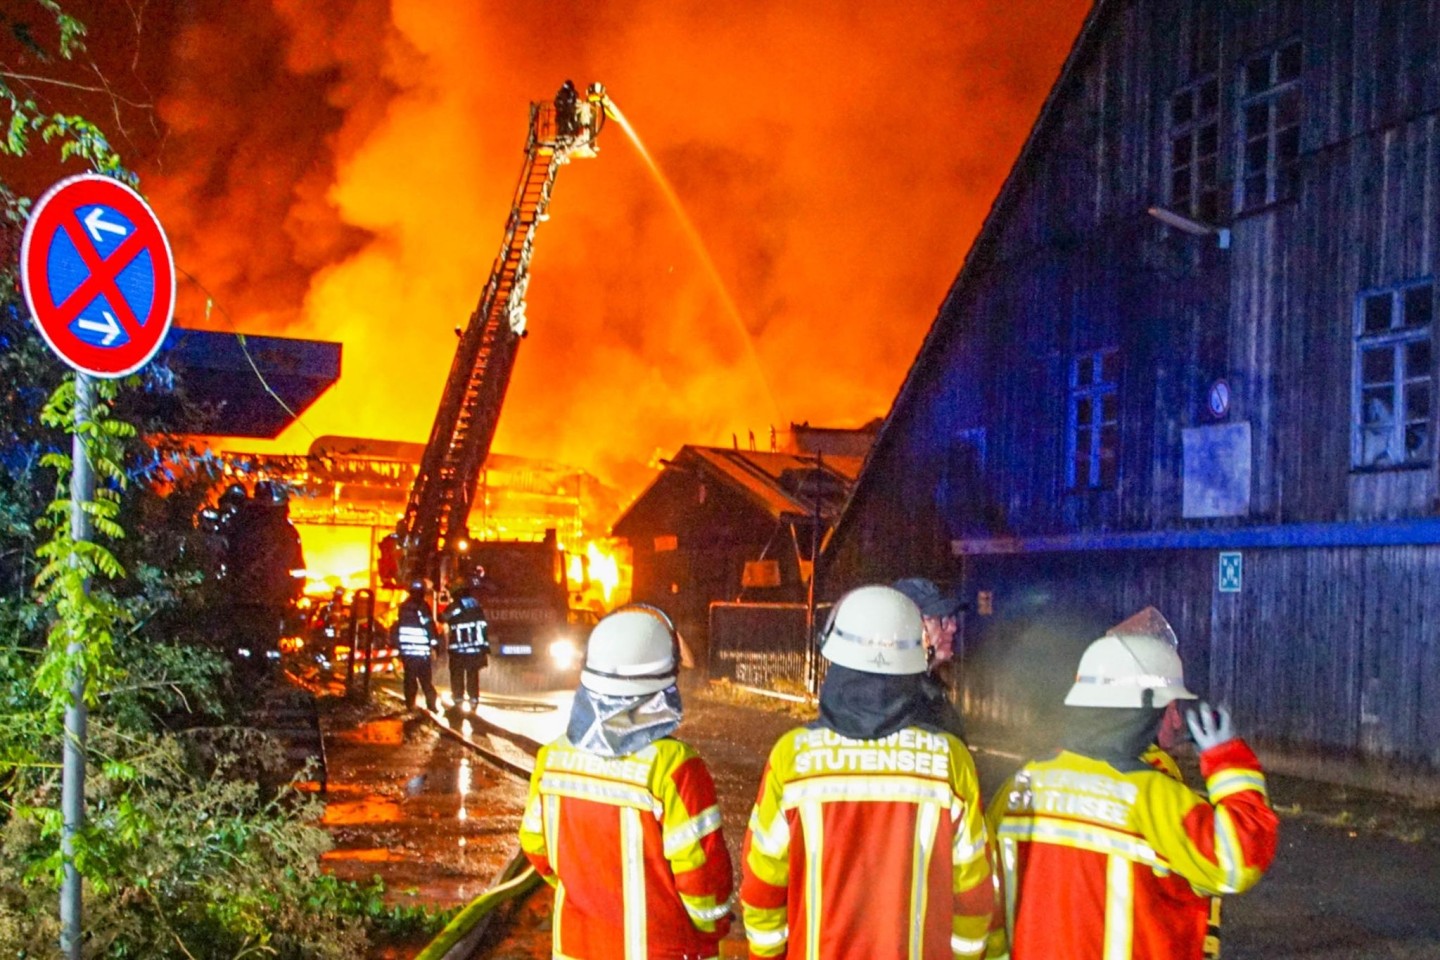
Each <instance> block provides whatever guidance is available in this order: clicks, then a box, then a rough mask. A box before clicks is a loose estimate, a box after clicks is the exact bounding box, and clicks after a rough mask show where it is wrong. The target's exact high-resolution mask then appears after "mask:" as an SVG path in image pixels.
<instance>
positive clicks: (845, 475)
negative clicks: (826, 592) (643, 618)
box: [612, 424, 878, 662]
mask: <svg viewBox="0 0 1440 960" xmlns="http://www.w3.org/2000/svg"><path fill="white" fill-rule="evenodd" d="M877 428H878V424H876V425H873V426H871V427H869V428H862V429H860V430H836V429H824V428H812V427H810V426H809V425H808V424H797V425H792V427H791V431H790V435H789V437H790V439H789V440H788V442H786V443H785V444H783V445H777V446H778V447H782V448H780V449H776V450H768V451H760V450H741V449H739V448H738V445H737V447H736V448H727V447H704V446H693V445H687V446H684V447H681V448H680V450H679V452H678V453H676V454H675V456H673V457H671V458H670V459H669V460H667V461H665V462H664V469H663V470H661V472H660V474H659V475H658V476H657V477H656V478H655V480H654V481H653V482H652V483H651V484H650V486H649V487H648V488H646V490H645V491H644V492H642V493H641V494H640V495H639V496H638V497H637V498H636V499H635V502H634V503H632V504H631V505H630V506H629V507H628V508H627V509H626V510H625V512H624V513H623V514H622V515H621V516H620V518H619V519H618V520H617V521H616V522H615V525H614V527H613V528H612V532H613V535H614V536H616V537H621V538H624V539H625V540H626V542H627V543H628V544H629V546H630V550H631V554H632V562H633V569H634V574H633V576H634V581H633V587H632V591H631V593H632V597H633V599H634V600H636V601H640V602H645V603H653V604H655V605H656V606H658V607H660V608H662V609H664V610H665V611H666V612H667V613H669V614H670V615H671V617H673V618H674V619H675V622H676V625H677V626H678V627H679V629H680V632H681V634H682V635H683V636H684V637H685V638H686V640H687V642H689V643H690V644H691V646H692V647H693V648H694V652H695V655H696V657H697V659H701V660H702V662H703V660H704V659H705V658H706V657H707V656H708V652H709V651H708V643H707V629H708V623H709V612H710V604H711V603H712V602H715V601H736V600H744V601H756V602H769V603H776V602H790V603H795V602H802V601H804V600H805V599H806V594H807V589H808V580H809V576H810V568H811V557H812V556H813V555H814V551H815V550H816V549H817V548H818V546H819V544H820V542H822V540H823V538H824V536H825V534H826V533H827V532H828V530H829V528H830V525H831V524H832V523H833V521H834V519H835V517H836V516H837V515H838V514H839V512H840V507H841V505H842V504H843V503H844V502H845V499H846V497H847V496H848V494H849V492H850V486H851V484H852V483H853V482H854V480H855V477H856V475H857V474H858V473H859V472H860V465H861V463H862V462H863V460H864V455H865V452H866V450H867V449H868V448H869V445H870V443H871V441H872V440H873V439H874V431H875V429H877Z"/></svg>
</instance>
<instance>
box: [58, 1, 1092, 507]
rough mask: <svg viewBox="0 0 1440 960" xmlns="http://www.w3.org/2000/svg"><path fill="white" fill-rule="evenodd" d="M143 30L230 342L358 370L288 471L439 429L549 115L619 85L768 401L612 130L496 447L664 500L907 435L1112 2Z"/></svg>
mask: <svg viewBox="0 0 1440 960" xmlns="http://www.w3.org/2000/svg"><path fill="white" fill-rule="evenodd" d="M97 2H98V0H97ZM76 6H79V7H81V9H79V10H78V11H77V12H79V13H80V14H81V16H82V18H83V17H84V16H85V14H86V11H85V10H84V9H83V7H84V4H77V5H76ZM126 6H127V8H128V16H120V15H115V19H114V21H113V22H112V21H110V20H109V19H108V18H110V17H111V16H112V15H111V14H110V13H104V14H97V16H101V17H102V20H105V21H106V22H105V23H104V24H103V26H106V27H107V28H109V29H111V30H113V31H117V32H118V33H119V35H120V36H121V38H122V39H123V40H124V43H120V44H118V45H117V47H116V49H132V48H133V49H135V50H137V51H143V52H144V54H145V55H144V57H141V56H139V55H138V54H137V56H136V57H135V59H134V62H135V63H136V64H140V65H141V66H140V67H139V68H138V72H139V73H142V74H144V75H145V77H146V78H147V79H146V83H147V84H148V87H147V88H146V92H147V93H151V94H153V102H154V103H155V105H156V109H155V111H154V113H155V117H154V118H152V119H151V120H149V121H146V122H147V123H149V125H150V128H151V129H152V131H154V130H158V131H159V132H160V134H161V135H160V136H159V137H158V138H156V139H155V142H154V144H153V149H151V148H150V147H146V148H145V149H140V150H139V152H140V154H141V158H140V161H139V162H138V163H137V166H138V167H139V168H140V169H141V172H142V174H143V175H144V179H143V182H142V185H141V186H142V189H143V190H144V191H145V192H146V193H147V195H148V196H149V197H150V198H151V200H152V202H153V203H154V205H155V207H156V209H157V211H158V212H159V214H160V216H161V218H162V220H164V221H165V222H166V224H167V227H168V229H169V231H170V233H171V243H172V246H173V248H174V250H175V254H176V259H177V261H178V262H179V264H180V266H181V267H182V268H183V269H184V270H186V271H188V272H189V273H190V274H192V275H194V276H195V277H196V278H198V279H199V280H200V281H202V282H203V283H204V284H205V286H206V287H207V288H208V289H209V290H210V291H211V292H212V293H213V294H214V296H215V301H216V304H217V305H218V307H221V308H223V309H224V312H225V314H226V315H228V319H227V318H226V317H222V316H221V314H220V313H219V312H217V313H215V314H213V315H212V318H211V325H212V326H215V327H219V328H226V327H227V326H228V325H229V323H230V322H231V321H233V323H234V324H236V325H238V326H239V327H240V328H241V329H243V330H246V331H250V332H256V333H274V334H280V335H289V336H307V337H320V338H325V339H333V340H339V341H342V342H343V343H344V373H343V376H342V379H341V381H340V383H339V384H338V385H337V386H336V387H334V388H332V389H331V390H330V392H329V393H328V394H327V395H326V396H325V397H323V398H322V399H321V400H320V401H319V403H318V404H317V405H316V406H315V407H313V408H312V409H311V410H310V411H308V412H307V413H306V414H305V415H304V425H303V426H300V427H296V428H292V429H291V430H290V431H289V432H288V433H287V434H286V435H284V436H283V437H282V438H281V441H280V444H279V445H280V447H282V448H285V449H297V448H303V447H305V446H307V445H308V444H309V441H310V439H311V437H310V433H311V432H313V433H314V434H317V435H318V434H324V433H345V434H359V435H369V436H378V437H385V438H395V439H409V440H423V439H424V438H425V437H426V436H427V434H428V430H429V424H430V420H431V417H432V415H433V413H434V407H435V404H436V402H437V399H438V396H439V393H440V390H441V386H442V384H443V382H444V378H445V374H446V372H447V370H448V368H449V363H450V356H451V350H452V348H453V345H454V334H453V332H452V331H453V328H454V327H455V326H456V325H457V324H462V323H464V322H465V321H466V318H467V317H468V316H469V313H470V311H471V310H472V309H473V308H474V305H475V301H476V298H477V297H478V295H479V293H480V290H481V288H482V286H483V284H484V282H485V279H486V277H487V276H488V273H489V269H490V265H491V262H492V260H493V258H494V255H495V253H496V251H497V250H498V249H499V244H500V239H501V230H502V227H503V224H504V220H505V216H506V213H507V212H508V205H509V202H510V198H511V194H512V192H513V190H514V186H515V179H516V177H517V176H518V174H519V171H520V162H521V148H522V145H523V140H524V136H525V130H526V119H527V112H526V104H527V103H528V102H529V101H531V100H535V99H545V98H549V97H550V96H553V94H554V91H555V90H556V89H557V88H558V86H559V84H560V82H561V81H562V80H564V79H566V78H567V77H568V78H573V79H574V81H575V82H576V84H577V85H578V86H580V87H582V88H583V87H584V86H585V85H586V84H588V83H590V82H591V81H593V80H599V81H602V82H603V83H605V84H606V86H607V87H608V89H609V91H610V93H611V95H612V96H613V97H614V99H615V101H616V102H617V103H618V105H619V106H620V107H621V109H622V110H623V111H624V112H625V114H626V115H627V116H628V118H629V119H630V120H631V121H632V122H633V124H634V125H635V128H636V129H637V131H638V132H639V135H640V136H641V137H642V138H643V139H644V140H645V142H646V145H647V146H648V147H649V148H650V150H651V152H652V153H653V154H654V156H655V158H656V160H657V161H658V163H659V164H660V166H661V167H662V168H663V169H664V170H665V172H666V173H667V175H668V176H669V178H670V179H671V180H672V181H673V183H674V186H675V190H676V192H677V193H678V195H679V197H680V198H681V200H682V201H683V203H684V204H685V206H686V208H687V210H688V211H689V214H690V216H691V217H692V218H693V221H694V223H695V226H696V229H697V230H698V232H699V233H700V234H701V235H702V236H703V237H704V239H705V242H706V243H707V244H708V246H709V248H710V251H711V253H712V254H713V257H714V262H715V267H716V270H717V271H718V273H719V275H720V277H721V278H722V279H723V282H724V285H725V287H726V288H727V289H728V292H729V294H730V296H731V297H733V300H734V302H735V304H736V305H737V307H738V310H739V313H740V315H741V317H742V319H743V323H744V326H745V328H747V330H748V335H749V336H750V337H751V338H752V341H753V347H754V353H755V355H756V356H757V357H758V361H759V366H760V369H761V370H762V371H763V376H764V380H765V384H764V385H762V384H761V383H760V381H759V375H758V374H757V372H756V367H755V364H754V363H753V362H752V361H751V360H750V359H749V354H748V351H747V348H746V346H745V343H744V341H743V340H742V339H741V337H742V333H741V330H740V329H739V328H738V327H737V325H736V324H735V322H734V321H733V320H732V319H731V318H730V317H729V316H728V315H727V312H726V309H725V307H724V305H723V300H722V298H721V296H720V295H719V294H718V293H717V290H716V288H715V285H714V283H713V282H712V279H711V277H710V275H709V274H708V273H707V271H706V269H705V267H704V265H703V264H702V261H701V259H700V257H699V256H698V255H697V253H696V251H695V250H694V249H693V247H692V246H691V245H690V244H689V242H688V241H687V239H686V235H685V232H684V230H683V229H682V227H681V224H680V223H679V221H678V220H677V218H676V217H675V216H674V215H673V213H672V211H671V210H670V209H669V207H668V206H667V205H666V202H665V199H664V197H663V195H662V194H661V192H660V190H659V189H658V187H657V186H656V184H655V182H654V181H653V180H652V179H651V177H650V174H649V173H648V172H647V169H646V167H645V165H644V163H643V162H642V160H641V159H640V157H639V155H638V154H637V152H636V151H635V150H634V149H632V147H631V146H630V144H629V143H628V142H627V141H626V139H625V136H624V134H623V132H622V131H621V130H620V128H619V126H618V125H617V124H613V123H612V124H611V125H610V126H609V128H607V130H606V131H605V133H604V134H603V135H602V137H601V139H600V145H601V155H600V156H599V157H598V158H596V159H593V160H584V161H577V162H576V163H574V164H573V165H571V166H570V167H569V168H566V169H564V170H562V171H561V173H560V177H559V181H558V183H557V187H556V192H555V200H554V204H553V206H552V208H551V212H552V215H553V218H552V219H551V220H550V221H549V222H548V223H545V224H543V225H542V226H541V227H540V232H539V235H538V238H537V244H536V254H535V259H534V263H533V280H532V283H531V286H530V297H529V303H530V309H529V318H530V329H531V334H530V337H529V338H528V340H527V341H526V343H525V345H524V347H523V348H522V350H521V353H520V359H519V362H518V365H517V368H516V371H515V377H514V380H513V381H512V385H511V388H510V393H509V397H508V402H507V406H506V408H505V412H504V415H503V417H502V419H501V422H500V428H499V433H498V435H497V437H496V440H495V449H497V450H502V451H505V452H509V453H516V454H522V455H529V456H537V457H544V458H551V459H556V460H561V461H565V462H569V463H574V464H577V465H580V466H582V467H584V468H586V469H588V470H590V471H591V472H593V473H595V474H597V475H599V476H601V477H602V478H604V479H606V480H609V481H611V482H613V483H616V484H618V485H620V486H621V487H622V489H626V490H628V491H629V492H632V493H633V492H635V490H637V489H638V487H639V485H640V484H641V483H642V482H643V481H644V479H645V478H646V477H647V476H648V474H649V471H648V469H647V467H646V464H647V462H650V461H651V460H652V459H653V457H654V455H655V454H656V453H657V452H659V453H661V454H663V455H668V454H670V453H671V452H673V451H674V450H675V449H676V448H677V447H679V446H680V445H681V444H683V443H718V444H727V443H729V442H730V437H731V435H732V434H738V435H739V437H740V440H741V442H742V443H745V442H746V437H747V432H748V431H751V430H753V431H754V433H755V436H756V438H757V442H759V443H761V444H765V443H767V442H768V430H769V427H770V426H771V425H772V424H773V425H775V426H776V427H778V428H781V429H783V428H784V427H785V426H786V425H787V424H788V423H789V422H790V421H806V420H808V421H810V422H812V423H816V424H822V425H826V426H858V425H859V424H861V423H863V422H865V421H867V420H869V419H871V418H873V417H875V416H877V415H881V414H883V413H884V412H886V411H887V410H888V409H889V405H890V402H891V400H892V399H893V396H894V393H895V391H896V389H897V387H898V385H899V383H900V381H901V379H902V378H903V376H904V374H905V372H906V370H907V369H908V367H909V365H910V363H911V361H912V360H913V359H914V355H915V351H916V349H917V347H918V346H919V343H920V340H921V338H922V336H923V335H924V332H925V331H926V329H927V328H928V326H929V324H930V322H931V319H932V318H933V316H934V314H935V311H936V308H937V307H938V305H939V303H940V300H941V298H942V297H943V296H944V294H945V291H946V289H947V287H948V286H949V283H950V282H951V280H952V279H953V277H954V275H955V273H956V271H957V270H958V268H959V266H960V263H961V261H962V259H963V257H964V254H965V252H966V250H967V249H968V247H969V244H970V242H971V240H972V239H973V237H974V234H975V232H976V230H977V229H978V227H979V224H980V222H981V220H982V218H983V216H984V214H985V212H986V211H987V209H988V208H989V205H990V202H991V200H992V199H993V197H994V195H995V193H996V191H997V190H998V188H999V186H1000V183H1001V181H1002V179H1003V177H1004V175H1005V173H1006V172H1007V171H1008V169H1009V166H1010V164H1011V162H1012V161H1013V158H1014V156H1015V154H1016V152H1017V151H1018V149H1019V147H1020V145H1021V143H1022V141H1023V139H1024V137H1025V135H1026V133H1027V132H1028V130H1029V128H1030V125H1031V123H1032V122H1033V120H1034V117H1035V115H1036V113H1037V111H1038V109H1039V106H1040V103H1041V102H1042V100H1043V99H1044V96H1045V94H1046V92H1047V91H1048V89H1049V87H1050V85H1051V83H1052V82H1053V81H1054V78H1055V76H1056V74H1057V71H1058V69H1059V66H1060V63H1061V61H1062V60H1063V58H1064V55H1065V53H1066V52H1067V51H1068V49H1069V47H1070V44H1071V42H1072V41H1073V39H1074V36H1075V34H1076V33H1077V32H1078V29H1079V26H1080V23H1081V21H1082V19H1083V16H1084V14H1085V12H1086V11H1087V10H1088V8H1089V3H1088V2H1087V0H951V2H902V0H852V2H849V3H844V4H838V3H833V2H829V3H820V2H815V0H810V2H802V3H789V4H787V3H774V4H772V3H758V2H755V0H743V2H742V0H707V2H704V3H696V2H683V0H681V2H676V0H666V2H659V0H613V2H604V3H595V2H588V3H584V2H551V0H528V2H521V3H507V4H499V3H464V4H462V3H437V2H434V0H390V2H384V0H349V2H338V0H326V2H323V3H318V2H315V0H270V2H268V3H267V2H265V0H248V2H244V3H218V2H217V3H203V4H202V3H182V2H180V0H171V2H169V3H160V2H155V3H152V4H150V5H148V6H147V5H144V4H134V3H131V4H127V5H126ZM201 8H203V9H201ZM112 9H113V8H112ZM142 14H143V16H144V17H148V18H149V19H148V21H147V22H142V19H141V15H142ZM132 21H133V23H132ZM93 26H94V25H93V24H92V27H93ZM96 37H97V34H96V33H95V32H94V30H92V44H96V45H98V43H99V40H98V39H96ZM157 46H163V51H162V52H156V50H155V49H154V48H156V47H157ZM142 99H143V98H142ZM97 119H101V120H102V121H103V119H104V118H103V117H100V118H97ZM133 126H136V124H135V123H134V122H133V121H132V127H133ZM117 141H118V144H119V146H120V149H121V150H122V151H124V150H125V149H126V147H127V143H130V142H135V143H137V144H139V143H141V142H142V141H143V137H142V136H141V135H140V134H139V133H136V132H135V131H134V130H132V131H131V132H130V136H129V137H118V138H117ZM137 149H139V148H138V147H137ZM203 305H204V296H203V295H202V294H200V293H199V291H198V288H196V287H195V286H194V285H193V284H191V283H190V282H189V281H188V280H185V279H184V278H183V277H182V280H181V299H180V312H179V313H178V315H177V322H178V323H180V324H181V325H186V326H201V325H204V324H203ZM767 390H768V393H769V394H772V395H773V397H774V406H775V409H771V404H770V403H769V401H768V400H767V399H766V396H767ZM247 446H257V445H255V444H247Z"/></svg>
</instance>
